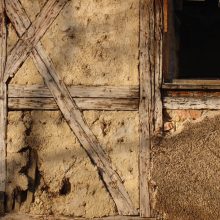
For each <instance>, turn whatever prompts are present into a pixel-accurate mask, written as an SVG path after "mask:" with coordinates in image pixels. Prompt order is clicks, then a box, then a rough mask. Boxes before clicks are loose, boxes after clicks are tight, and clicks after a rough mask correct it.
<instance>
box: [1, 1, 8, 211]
mask: <svg viewBox="0 0 220 220" xmlns="http://www.w3.org/2000/svg"><path fill="white" fill-rule="evenodd" d="M6 56H7V31H6V23H5V3H4V0H1V2H0V214H4V200H5V183H6V121H7V107H6V100H7V99H6V97H7V94H6V90H7V89H6V84H5V83H4V82H3V78H4V71H5V64H6Z"/></svg>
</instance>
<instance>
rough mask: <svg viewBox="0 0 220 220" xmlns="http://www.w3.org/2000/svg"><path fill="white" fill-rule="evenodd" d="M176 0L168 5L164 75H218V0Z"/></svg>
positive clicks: (172, 77)
mask: <svg viewBox="0 0 220 220" xmlns="http://www.w3.org/2000/svg"><path fill="white" fill-rule="evenodd" d="M177 1H181V0H176V1H175V0H174V1H173V5H169V7H168V16H169V20H168V21H169V23H168V26H169V29H168V32H167V33H165V40H166V41H167V42H166V43H165V50H168V51H169V52H167V51H166V52H165V53H166V55H167V58H166V59H168V61H167V64H166V65H167V71H166V72H167V73H166V77H165V78H166V79H167V80H172V79H220V7H219V1H218V0H206V1H198V0H197V1H186V0H185V1H181V3H179V2H178V3H177ZM171 2H172V1H171ZM171 4H172V3H171Z"/></svg>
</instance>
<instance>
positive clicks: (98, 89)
mask: <svg viewBox="0 0 220 220" xmlns="http://www.w3.org/2000/svg"><path fill="white" fill-rule="evenodd" d="M67 88H68V90H69V92H70V94H71V96H72V97H73V98H114V99H139V87H138V86H68V87H67ZM8 97H10V98H37V97H38V98H40V97H42V98H52V97H53V95H52V94H51V92H50V90H49V89H48V87H47V86H44V85H13V84H9V86H8Z"/></svg>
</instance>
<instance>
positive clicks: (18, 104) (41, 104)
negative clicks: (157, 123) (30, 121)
mask: <svg viewBox="0 0 220 220" xmlns="http://www.w3.org/2000/svg"><path fill="white" fill-rule="evenodd" d="M74 100H75V102H76V105H77V106H78V107H79V109H81V110H100V111H102V110H105V111H137V110H138V104H139V100H138V99H113V98H74ZM8 108H9V110H59V107H58V105H57V104H56V102H55V100H54V98H9V99H8Z"/></svg>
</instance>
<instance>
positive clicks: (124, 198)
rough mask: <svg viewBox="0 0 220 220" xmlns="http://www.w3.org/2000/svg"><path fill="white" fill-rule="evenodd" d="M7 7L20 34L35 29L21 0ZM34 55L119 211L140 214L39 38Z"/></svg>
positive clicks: (43, 75)
mask: <svg viewBox="0 0 220 220" xmlns="http://www.w3.org/2000/svg"><path fill="white" fill-rule="evenodd" d="M6 11H7V15H8V17H9V18H10V20H11V22H12V24H13V25H14V27H15V29H16V30H17V32H18V34H19V35H20V36H22V35H23V34H24V33H25V31H26V30H27V29H28V31H32V26H30V25H31V22H30V20H29V18H28V16H27V14H26V13H25V11H24V9H23V8H22V5H21V4H20V2H19V0H8V4H7V6H6ZM28 27H29V28H28ZM31 56H32V58H33V60H34V62H35V64H36V67H37V68H38V70H39V72H40V73H41V75H42V77H43V78H44V81H45V82H46V84H47V86H48V88H49V90H50V91H51V93H52V94H53V96H54V99H55V100H56V102H57V105H58V106H59V108H60V110H61V112H62V113H63V115H64V117H65V119H66V121H67V123H68V124H69V126H70V128H71V129H72V131H73V132H74V133H75V135H76V137H77V138H78V140H79V141H80V143H81V144H82V146H83V148H84V149H85V151H86V152H87V154H88V156H89V157H90V159H91V160H92V162H93V163H94V164H95V165H96V166H97V168H98V171H99V173H100V175H101V177H102V180H103V181H104V183H105V185H106V187H107V189H108V191H109V192H110V194H111V196H112V198H113V200H114V202H115V204H116V206H117V209H118V212H119V214H121V215H137V214H138V213H137V210H135V208H134V207H133V204H132V202H131V199H130V197H129V195H128V193H127V191H126V189H125V187H124V185H123V183H122V180H121V178H120V177H119V175H118V174H117V172H116V171H115V170H114V169H113V167H112V165H111V162H110V159H109V158H108V156H107V155H106V154H105V152H104V150H103V149H102V147H101V145H100V144H99V142H98V140H97V139H96V137H95V135H94V134H93V133H92V131H91V130H90V128H89V127H88V125H87V124H86V122H85V120H84V118H83V115H82V113H81V111H80V110H79V109H78V107H77V105H76V103H75V101H74V100H73V99H72V97H71V95H70V93H69V91H68V89H67V87H66V85H65V84H64V83H63V81H62V80H61V78H60V77H59V75H58V74H56V70H55V68H54V65H53V63H52V60H51V59H50V58H49V57H48V56H47V54H46V53H45V51H44V48H43V46H42V44H41V43H40V42H39V43H37V44H36V45H34V47H33V51H32V54H31ZM18 68H19V65H17V68H15V69H14V70H13V72H14V73H15V72H16V71H17V70H18Z"/></svg>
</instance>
